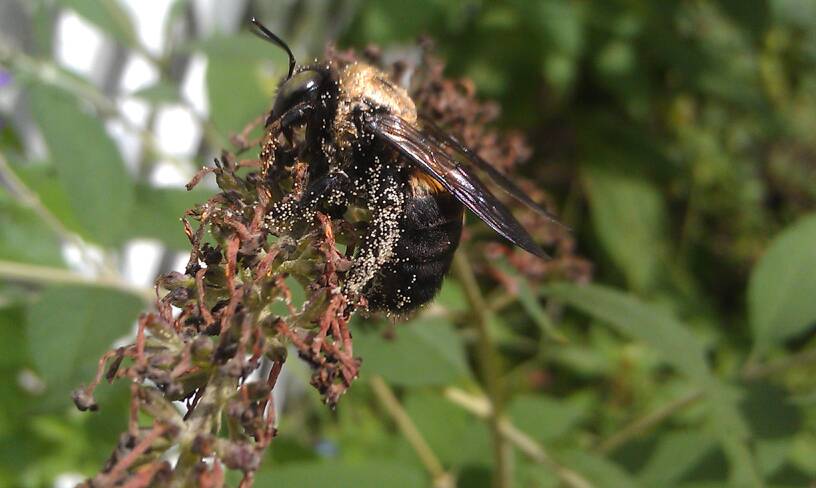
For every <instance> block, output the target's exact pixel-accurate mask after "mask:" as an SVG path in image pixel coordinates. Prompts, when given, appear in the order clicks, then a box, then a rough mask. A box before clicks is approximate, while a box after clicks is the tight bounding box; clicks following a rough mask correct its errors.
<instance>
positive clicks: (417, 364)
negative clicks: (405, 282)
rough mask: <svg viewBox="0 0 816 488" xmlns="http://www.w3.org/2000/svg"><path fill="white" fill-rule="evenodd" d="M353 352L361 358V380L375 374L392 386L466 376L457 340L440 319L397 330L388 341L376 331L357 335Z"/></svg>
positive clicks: (439, 382) (444, 381)
mask: <svg viewBox="0 0 816 488" xmlns="http://www.w3.org/2000/svg"><path fill="white" fill-rule="evenodd" d="M354 353H355V355H358V354H359V355H360V356H361V357H364V358H365V362H366V367H365V368H364V369H363V370H361V375H362V376H363V377H365V375H367V374H372V373H376V374H379V375H382V376H383V377H384V378H385V379H386V380H387V381H388V382H389V383H392V384H395V385H405V386H419V385H423V386H426V385H447V384H451V383H454V382H456V381H459V380H462V379H464V378H467V377H468V375H469V373H468V371H469V370H468V367H467V364H466V362H465V356H464V351H463V347H462V343H461V340H460V339H459V337H458V336H457V334H456V332H455V331H454V330H453V327H451V326H450V324H448V323H446V322H445V321H444V320H441V319H431V318H428V319H420V320H416V321H414V322H412V323H411V324H410V325H407V324H406V325H402V326H400V327H397V328H395V337H394V338H393V339H390V340H389V339H384V338H383V337H382V335H381V334H379V333H378V332H373V331H369V332H366V333H361V332H358V333H356V334H355V336H354Z"/></svg>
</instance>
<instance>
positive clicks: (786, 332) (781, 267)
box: [748, 214, 816, 352]
mask: <svg viewBox="0 0 816 488" xmlns="http://www.w3.org/2000/svg"><path fill="white" fill-rule="evenodd" d="M814 243H816V215H814V214H811V215H810V216H807V217H804V218H802V219H800V220H799V221H797V222H796V223H795V224H793V225H792V226H790V227H789V228H787V229H785V230H784V231H783V232H782V233H780V234H779V235H778V236H777V237H776V238H775V239H774V240H773V241H772V242H771V244H770V246H769V247H768V251H767V252H766V253H765V255H764V256H763V257H762V259H760V260H759V263H757V265H756V267H755V268H754V270H753V272H752V274H751V280H750V283H749V285H748V314H749V317H750V321H751V328H752V330H753V333H754V342H755V346H756V349H757V350H758V351H760V352H764V351H766V350H767V349H768V348H770V347H771V346H773V345H776V344H779V343H781V342H782V341H784V340H785V339H789V338H791V337H793V336H796V335H799V334H802V333H804V332H805V331H806V330H808V329H810V328H811V327H812V326H813V325H814V324H816V300H814V299H813V290H816V273H814V270H816V244H814Z"/></svg>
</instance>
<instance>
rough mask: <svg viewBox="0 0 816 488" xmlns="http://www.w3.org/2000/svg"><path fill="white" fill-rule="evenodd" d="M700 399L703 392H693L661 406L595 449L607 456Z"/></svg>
mask: <svg viewBox="0 0 816 488" xmlns="http://www.w3.org/2000/svg"><path fill="white" fill-rule="evenodd" d="M701 398H703V392H702V391H700V390H695V391H692V392H691V393H689V394H687V395H684V396H682V397H680V398H677V399H675V400H672V401H671V402H669V403H667V404H666V405H663V406H662V407H660V408H658V409H657V410H655V411H653V412H650V413H648V414H646V415H645V416H643V417H641V418H639V419H636V420H635V421H633V422H631V423H630V424H628V425H626V426H625V427H624V428H622V429H621V430H620V431H618V432H616V433H614V434H612V435H611V436H610V437H609V438H607V439H606V440H604V441H603V442H601V443H600V444H599V445H598V447H597V450H598V452H601V453H603V454H608V453H610V452H612V451H614V450H615V449H617V448H618V447H620V446H622V445H624V444H626V443H627V442H629V441H631V440H632V439H634V438H636V437H638V436H640V435H642V434H643V433H644V432H646V431H648V430H649V429H651V428H652V427H654V426H656V425H658V424H659V423H661V422H663V421H664V420H666V419H667V418H669V417H671V416H672V415H674V414H675V413H677V412H678V411H680V410H682V409H684V408H686V407H687V406H689V405H691V404H693V403H695V402H697V401H698V400H700V399H701Z"/></svg>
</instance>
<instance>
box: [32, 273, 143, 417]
mask: <svg viewBox="0 0 816 488" xmlns="http://www.w3.org/2000/svg"><path fill="white" fill-rule="evenodd" d="M141 308H142V301H141V300H139V299H138V298H136V297H134V296H131V295H126V294H123V293H120V292H116V291H112V290H107V289H104V288H92V287H78V286H75V287H62V286H60V287H57V286H55V287H50V288H47V289H46V290H45V291H44V292H43V294H42V296H41V297H40V299H39V301H38V302H37V303H35V304H34V305H32V306H31V307H30V308H29V311H28V317H27V319H28V347H29V350H30V351H31V357H32V358H34V364H35V365H36V367H37V372H38V373H39V374H40V375H42V378H43V380H44V381H45V383H46V384H47V386H48V391H49V394H50V398H52V399H53V400H55V401H60V402H61V403H62V404H63V405H68V404H69V403H70V397H69V396H68V393H69V392H70V391H72V390H73V389H75V388H77V387H78V386H80V384H87V382H89V381H90V380H92V379H93V375H94V374H95V372H96V364H97V361H98V360H99V357H101V356H102V354H104V353H105V352H106V351H107V350H108V349H110V348H111V346H112V345H113V341H114V340H116V339H119V338H121V337H123V336H125V335H127V334H128V333H129V332H130V331H131V330H132V328H133V324H135V322H136V319H137V315H138V313H139V310H141Z"/></svg>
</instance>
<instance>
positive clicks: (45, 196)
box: [14, 163, 90, 237]
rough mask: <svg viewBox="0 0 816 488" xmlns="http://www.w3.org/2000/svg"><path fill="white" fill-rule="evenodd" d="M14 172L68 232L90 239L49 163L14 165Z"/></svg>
mask: <svg viewBox="0 0 816 488" xmlns="http://www.w3.org/2000/svg"><path fill="white" fill-rule="evenodd" d="M14 172H15V173H16V174H17V176H18V177H19V178H20V179H21V180H23V183H25V185H26V186H27V187H28V189H29V190H31V191H33V192H34V193H36V194H37V198H39V199H40V203H42V204H43V206H45V208H47V209H48V211H49V212H50V213H51V215H53V216H54V217H56V218H57V220H59V221H60V223H61V224H62V225H64V226H65V227H66V228H67V229H68V230H71V231H73V232H76V233H77V234H79V235H81V236H83V237H90V236H89V235H88V233H87V232H86V231H85V229H83V228H82V225H81V224H80V223H79V221H78V220H77V218H76V215H74V210H73V209H72V208H71V204H70V202H69V199H68V193H67V192H66V191H65V190H64V189H63V187H62V184H61V183H60V180H59V177H58V176H57V169H56V168H55V167H54V165H53V164H50V163H36V164H27V165H21V164H18V165H14Z"/></svg>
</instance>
